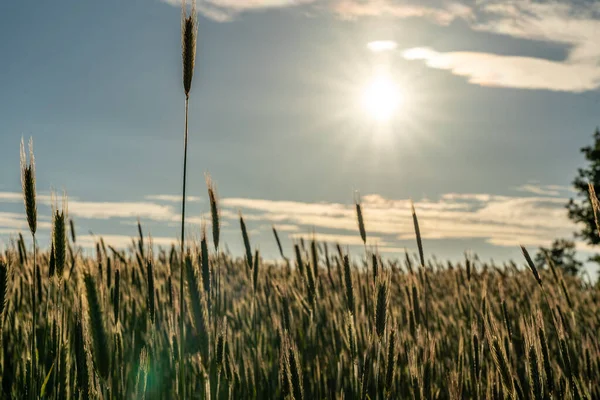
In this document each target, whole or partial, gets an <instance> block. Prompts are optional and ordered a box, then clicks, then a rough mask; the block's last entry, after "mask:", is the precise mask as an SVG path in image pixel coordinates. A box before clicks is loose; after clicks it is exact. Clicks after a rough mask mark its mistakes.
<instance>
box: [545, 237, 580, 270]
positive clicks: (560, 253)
mask: <svg viewBox="0 0 600 400" xmlns="http://www.w3.org/2000/svg"><path fill="white" fill-rule="evenodd" d="M547 258H549V259H550V260H551V261H552V263H553V264H554V265H555V266H556V267H557V268H560V269H561V270H562V271H563V273H566V274H569V275H577V273H578V272H579V270H580V269H581V267H582V266H583V263H582V262H581V261H579V260H577V259H576V258H575V242H573V241H572V240H568V239H556V240H555V241H554V242H552V246H551V247H550V248H549V249H548V248H545V247H540V250H539V251H538V253H537V255H536V256H535V262H536V264H537V265H539V266H540V267H544V266H546V264H547Z"/></svg>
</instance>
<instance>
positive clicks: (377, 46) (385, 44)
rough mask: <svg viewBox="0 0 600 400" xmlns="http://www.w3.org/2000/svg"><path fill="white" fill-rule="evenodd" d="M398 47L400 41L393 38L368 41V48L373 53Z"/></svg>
mask: <svg viewBox="0 0 600 400" xmlns="http://www.w3.org/2000/svg"><path fill="white" fill-rule="evenodd" d="M396 47H398V43H396V42H394V41H393V40H376V41H373V42H369V43H367V48H368V49H369V50H371V51H372V52H373V53H382V52H385V51H392V50H396Z"/></svg>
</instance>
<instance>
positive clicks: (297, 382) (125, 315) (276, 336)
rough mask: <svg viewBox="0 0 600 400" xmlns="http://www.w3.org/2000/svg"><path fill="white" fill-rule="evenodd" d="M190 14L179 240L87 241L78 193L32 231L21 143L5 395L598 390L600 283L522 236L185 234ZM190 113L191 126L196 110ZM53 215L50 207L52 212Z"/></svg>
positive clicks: (8, 283)
mask: <svg viewBox="0 0 600 400" xmlns="http://www.w3.org/2000/svg"><path fill="white" fill-rule="evenodd" d="M183 4H184V8H183V12H182V64H183V65H182V67H183V71H182V72H183V89H184V94H185V121H184V126H185V128H184V129H185V130H184V153H183V182H182V192H183V196H182V197H183V199H182V213H181V235H180V236H179V243H177V244H173V245H172V246H171V247H170V248H160V247H158V246H154V245H153V243H152V238H151V237H150V236H145V235H144V232H143V227H142V226H141V225H139V224H138V230H139V236H138V237H136V238H133V239H132V241H131V245H130V246H129V248H128V249H126V250H124V251H123V250H120V249H115V248H113V247H111V246H107V245H106V244H105V243H104V241H103V240H102V239H101V238H99V239H98V241H97V243H96V246H95V255H93V256H86V255H84V254H88V253H87V252H86V251H85V249H84V248H83V247H82V245H81V244H79V243H78V241H77V235H76V221H73V220H72V219H69V216H68V200H67V199H66V196H65V198H64V199H63V201H62V202H60V201H57V200H56V199H55V200H54V202H53V204H54V206H53V209H52V215H51V216H50V217H51V220H52V234H51V237H52V240H51V241H50V243H48V244H44V243H39V242H38V240H37V238H36V233H37V220H38V217H39V216H38V211H37V206H36V182H35V160H34V157H33V147H32V144H31V143H30V147H29V153H27V152H26V151H25V146H24V144H23V143H22V146H21V180H22V185H23V199H24V207H25V217H24V219H25V220H26V221H24V222H26V223H27V226H28V228H29V232H24V233H18V232H15V235H14V236H13V239H12V240H11V241H10V243H9V245H8V247H7V248H6V249H4V250H3V252H2V253H1V254H0V341H1V346H0V373H1V374H0V380H1V383H2V388H1V390H0V393H1V395H0V398H2V399H38V398H43V399H106V400H109V399H175V398H178V399H186V398H189V399H214V400H218V399H294V400H303V399H306V400H310V399H372V400H378V399H414V400H421V399H423V400H433V399H440V400H442V399H494V400H500V399H503V400H504V399H536V400H546V399H557V400H558V399H600V343H599V339H598V338H599V336H598V332H599V328H600V292H599V287H598V285H595V286H593V285H592V284H591V283H589V282H587V281H584V280H583V279H582V278H580V277H577V276H571V275H567V274H564V275H563V273H562V272H561V270H560V268H558V267H555V266H554V265H552V263H550V267H549V268H548V269H539V268H538V267H537V266H536V265H535V264H534V262H533V261H532V259H531V257H530V256H529V253H528V252H527V250H526V249H525V248H523V249H522V251H523V256H524V257H523V259H522V260H519V261H518V262H516V263H515V262H507V263H504V264H493V263H488V262H483V261H481V260H480V259H479V258H478V257H477V256H475V255H466V256H465V259H464V261H463V262H460V263H452V262H440V261H438V259H437V258H434V257H430V256H428V255H427V252H426V248H425V247H424V245H426V243H423V242H422V240H421V233H420V229H419V223H418V217H417V214H418V212H417V211H415V209H414V208H413V209H412V215H413V221H414V229H415V239H416V244H417V248H418V254H416V255H412V254H408V253H407V254H406V256H405V257H404V258H402V259H387V258H384V257H381V256H380V255H379V254H377V252H376V250H374V249H370V248H368V247H367V246H366V242H367V240H366V239H367V235H368V231H367V229H366V228H365V221H364V217H363V213H362V210H361V205H360V202H359V201H356V223H357V232H356V234H357V235H358V236H359V237H360V238H361V240H362V242H363V243H364V244H365V246H364V252H360V253H359V254H353V255H350V253H349V251H348V249H345V248H343V247H342V246H340V245H336V244H335V243H329V244H327V243H323V242H317V241H315V240H307V241H305V240H299V241H297V242H295V243H294V245H293V248H284V247H283V246H282V242H281V240H280V237H279V235H278V232H277V230H276V227H273V234H274V235H273V240H274V241H275V242H276V244H277V246H278V249H279V253H280V257H279V258H278V259H276V260H266V259H263V258H262V257H261V254H260V252H259V251H257V250H255V249H256V248H257V245H258V244H257V243H252V241H251V238H250V236H249V229H248V228H247V226H246V224H245V222H244V219H243V216H242V215H241V214H240V218H239V223H240V237H241V238H242V240H243V243H244V248H245V251H244V252H243V254H241V255H240V254H231V253H229V252H228V251H224V250H223V247H224V246H223V245H222V244H220V220H219V219H220V214H219V200H218V197H217V196H216V190H215V186H214V184H213V182H211V181H210V178H209V179H207V186H208V198H209V200H210V209H211V221H210V228H211V231H210V232H207V229H206V227H204V229H203V230H202V235H201V237H200V238H199V239H198V240H197V241H192V240H186V235H185V234H186V232H185V229H184V228H185V226H186V224H185V205H186V176H187V143H188V118H189V115H188V104H189V101H191V98H192V96H191V89H192V79H193V72H194V66H195V61H196V60H195V57H196V39H197V38H196V35H197V19H196V12H195V10H194V9H192V12H191V13H188V12H187V10H186V8H185V1H184V2H183ZM192 122H193V121H192ZM46 217H47V216H46Z"/></svg>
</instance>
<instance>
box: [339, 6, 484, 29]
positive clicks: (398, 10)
mask: <svg viewBox="0 0 600 400" xmlns="http://www.w3.org/2000/svg"><path fill="white" fill-rule="evenodd" d="M332 9H333V12H334V13H335V14H336V15H338V16H340V17H341V18H344V19H355V18H358V17H377V16H385V15H388V16H394V17H398V18H414V17H421V18H427V19H430V20H433V21H434V22H436V23H438V24H440V25H448V24H449V23H451V22H452V21H453V20H455V19H456V18H464V19H470V18H472V17H473V9H472V8H471V7H470V6H468V5H465V4H462V3H459V2H443V3H441V4H438V5H435V6H426V5H423V4H420V3H419V2H414V3H412V4H411V3H410V2H399V1H393V0H366V1H360V0H337V1H334V2H333V5H332Z"/></svg>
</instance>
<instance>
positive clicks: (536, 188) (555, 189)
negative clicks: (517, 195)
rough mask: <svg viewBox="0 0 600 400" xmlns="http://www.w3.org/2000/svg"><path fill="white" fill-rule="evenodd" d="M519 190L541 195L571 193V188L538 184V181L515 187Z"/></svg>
mask: <svg viewBox="0 0 600 400" xmlns="http://www.w3.org/2000/svg"><path fill="white" fill-rule="evenodd" d="M515 190H517V191H519V192H526V193H533V194H537V195H541V196H560V195H561V194H564V193H571V192H572V191H573V189H571V188H570V187H566V186H560V185H540V184H538V183H527V184H524V185H520V186H517V187H515Z"/></svg>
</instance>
